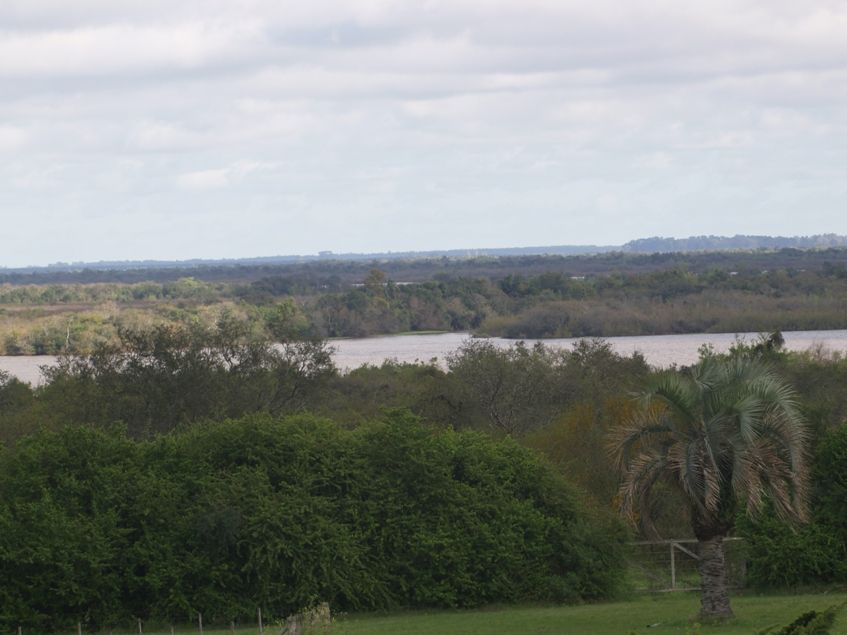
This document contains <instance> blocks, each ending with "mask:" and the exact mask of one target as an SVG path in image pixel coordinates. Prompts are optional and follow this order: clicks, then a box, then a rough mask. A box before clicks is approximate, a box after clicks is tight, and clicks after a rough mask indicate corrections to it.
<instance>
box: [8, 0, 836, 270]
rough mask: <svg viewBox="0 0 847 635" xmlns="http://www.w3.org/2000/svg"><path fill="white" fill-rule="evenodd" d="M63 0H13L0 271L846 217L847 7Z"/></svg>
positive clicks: (748, 2) (728, 228) (810, 226)
mask: <svg viewBox="0 0 847 635" xmlns="http://www.w3.org/2000/svg"><path fill="white" fill-rule="evenodd" d="M73 5H74V6H73V7H72V8H71V7H70V6H69V5H68V3H67V2H64V1H61V0H39V1H38V2H32V1H31V0H4V2H2V3H0V24H2V25H3V29H2V30H0V80H2V98H0V153H3V156H5V157H8V156H10V155H13V156H14V158H15V161H14V162H8V161H6V162H0V220H2V221H5V223H6V224H7V225H11V224H14V225H15V226H16V227H20V228H21V231H24V232H26V231H29V232H30V233H35V232H37V233H38V235H39V236H40V240H39V246H38V248H39V249H41V250H42V251H41V252H39V253H38V254H33V252H32V251H31V249H32V246H26V247H24V246H16V245H11V246H9V247H7V248H4V256H5V257H6V258H8V263H3V262H0V264H12V263H14V262H20V261H22V260H23V261H33V260H34V261H42V262H44V261H50V260H60V259H61V260H74V259H81V258H94V259H96V258H99V257H105V252H106V251H107V250H108V249H109V247H108V245H105V244H103V243H102V242H88V240H89V237H93V236H100V235H105V236H113V237H115V238H116V239H121V237H122V236H123V238H122V240H123V241H124V243H128V242H131V241H132V237H133V236H134V235H136V234H137V233H139V232H140V231H141V230H142V227H143V232H144V235H150V236H153V235H155V233H156V232H157V231H160V232H161V233H163V234H164V233H167V232H170V233H171V234H173V233H174V232H175V233H176V237H175V238H174V240H173V241H162V242H161V243H157V242H156V241H155V240H152V241H147V242H145V243H144V246H143V247H144V249H153V250H154V252H153V253H146V254H139V256H141V255H147V256H151V257H178V256H181V255H183V254H181V253H176V252H174V251H173V250H174V249H176V248H177V247H176V245H178V244H180V232H183V233H184V235H185V236H187V235H190V233H191V231H193V230H192V229H191V228H192V227H194V226H196V224H197V223H196V219H197V216H198V215H210V216H214V218H216V219H218V220H221V219H226V218H231V219H233V221H232V223H234V224H239V225H240V226H242V225H243V226H242V227H241V229H240V231H238V232H233V231H232V230H231V228H227V227H226V223H222V224H220V229H217V228H216V227H215V226H209V227H207V228H206V229H205V230H204V232H205V233H204V234H203V236H202V240H203V241H205V243H204V245H205V247H204V248H205V252H204V253H205V254H207V255H244V254H258V253H272V252H297V251H303V250H309V251H316V250H317V249H324V248H326V249H334V250H337V251H346V250H351V249H364V250H378V249H409V248H418V249H425V248H436V247H442V246H443V247H458V246H468V245H470V246H474V244H479V245H482V244H500V245H504V244H530V243H539V242H545V243H549V242H592V243H608V242H616V241H623V240H626V239H628V238H633V237H636V236H639V235H643V234H645V233H661V232H660V230H661V228H662V227H668V230H669V231H670V230H673V231H674V232H682V233H685V232H686V229H685V228H686V227H690V228H691V230H690V231H691V233H703V232H706V233H709V232H711V233H734V232H736V231H742V230H744V231H746V230H748V229H750V227H751V226H752V225H755V224H756V223H759V222H761V223H763V226H762V227H761V228H760V230H759V231H761V232H766V231H771V228H772V227H779V228H780V231H782V232H783V233H792V232H791V231H789V229H786V228H790V227H791V226H794V227H796V229H795V230H794V233H814V232H816V231H841V232H845V233H847V217H845V215H844V214H843V210H842V201H843V188H844V186H842V185H841V184H842V183H843V182H844V179H843V174H841V171H842V170H840V169H839V168H838V166H842V165H844V164H845V162H847V111H845V110H844V108H843V104H844V103H845V101H847V38H845V37H844V33H846V32H847V5H845V4H844V3H843V2H841V1H838V0H810V1H809V2H802V3H798V2H790V1H788V0H714V1H713V2H708V3H680V2H678V1H676V0H633V1H632V2H627V3H622V2H620V1H619V0H594V1H592V2H590V3H586V2H583V1H581V0H521V1H518V0H422V1H421V2H414V3H412V2H408V1H407V0H361V1H358V0H317V1H315V2H309V3H303V2H294V1H293V0H285V1H280V0H243V1H242V2H237V3H235V2H231V1H229V0H181V1H180V2H172V1H171V0H123V1H122V2H114V1H113V0H79V1H78V2H74V3H73ZM776 191H778V193H779V196H775V195H774V192H776ZM762 201H767V208H768V214H769V215H770V218H769V221H768V222H769V223H770V224H767V223H765V222H764V220H763V215H762V214H759V213H752V212H751V213H749V214H748V213H747V212H748V210H750V209H753V208H757V207H758V206H759V205H760V204H761V202H762ZM757 202H758V203H757ZM716 210H717V211H716ZM809 210H813V211H809ZM616 215H617V216H616ZM695 218H696V219H698V220H697V221H696V222H695V220H691V219H695ZM145 219H146V220H145ZM387 219H391V220H390V221H388V220H387ZM686 219H689V220H686ZM742 222H743V223H744V225H743V226H742ZM686 223H688V224H686ZM792 224H793V225H792ZM104 225H105V226H108V228H109V229H108V231H107V232H106V233H105V234H104V233H103V232H101V231H100V229H99V228H101V227H102V226H104ZM399 225H402V226H403V229H402V231H401V230H400V229H399ZM157 227H158V229H157ZM251 227H252V228H254V229H251ZM121 228H124V229H121ZM641 228H643V230H642V229H641ZM122 232H123V233H122ZM169 235H170V234H169ZM70 237H76V239H75V240H76V246H75V248H79V249H80V250H82V251H85V250H87V252H86V253H89V252H90V253H89V255H88V256H86V255H85V253H82V254H80V253H75V254H74V255H73V257H71V255H69V254H67V251H68V250H69V249H70V247H69V245H71V244H74V239H72V238H70ZM280 241H282V242H280ZM469 241H470V242H469ZM182 242H183V243H184V242H185V241H184V240H183V241H182ZM471 243H472V244H471ZM16 249H17V250H18V251H15V250H16ZM139 249H141V247H139ZM191 255H202V254H197V253H194V254H191Z"/></svg>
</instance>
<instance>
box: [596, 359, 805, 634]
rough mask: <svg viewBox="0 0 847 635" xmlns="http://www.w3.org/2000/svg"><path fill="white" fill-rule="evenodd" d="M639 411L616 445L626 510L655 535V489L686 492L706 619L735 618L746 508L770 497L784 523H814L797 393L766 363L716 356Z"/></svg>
mask: <svg viewBox="0 0 847 635" xmlns="http://www.w3.org/2000/svg"><path fill="white" fill-rule="evenodd" d="M640 405H641V407H640V408H637V409H636V411H635V414H634V415H633V416H632V417H631V418H630V420H628V421H627V422H625V423H624V424H623V425H622V426H621V427H620V428H619V429H617V430H616V431H615V432H614V436H613V439H612V442H611V443H612V445H611V447H612V451H613V454H614V456H615V459H616V461H617V465H618V468H619V470H620V472H621V474H622V484H621V488H620V500H621V507H622V511H623V512H624V514H625V515H627V516H628V517H629V518H630V519H632V520H633V521H637V522H639V523H640V524H641V525H642V527H643V528H644V529H646V530H648V531H651V530H652V531H655V528H654V527H653V525H652V523H651V519H650V514H649V509H650V506H651V503H652V497H653V495H654V490H656V486H657V485H658V484H659V483H666V484H668V485H670V486H671V487H672V488H675V489H677V490H678V491H680V492H681V493H682V495H683V498H684V500H686V502H687V505H688V507H689V509H690V517H691V526H692V529H693V530H694V535H695V536H696V538H697V541H698V547H699V550H698V555H699V570H700V578H701V596H700V602H701V609H700V617H701V619H705V620H714V619H722V618H728V617H732V615H733V613H732V608H731V607H730V603H729V595H728V593H727V586H726V563H725V557H724V547H723V540H724V538H725V537H726V536H727V535H728V533H729V532H730V531H731V530H732V528H733V524H734V519H735V516H736V514H737V513H738V511H740V510H744V511H745V512H746V513H747V514H749V515H755V514H756V512H758V511H760V510H761V509H762V507H763V505H764V504H765V502H766V501H770V503H771V505H772V506H773V509H774V511H775V512H776V513H777V514H778V515H779V516H780V517H782V518H783V519H785V520H788V521H795V520H803V519H804V518H805V513H806V509H805V508H806V491H807V488H806V481H807V476H806V464H805V447H806V438H807V435H806V429H805V425H804V422H803V419H802V417H801V415H800V413H799V411H798V409H797V402H796V397H795V393H794V391H793V390H792V389H791V388H790V387H789V386H788V385H787V384H786V383H785V382H784V381H783V380H781V379H780V378H779V377H778V376H777V375H776V374H775V373H774V371H773V370H772V368H771V367H770V366H768V365H767V364H765V363H763V362H761V361H760V360H756V359H751V358H742V357H734V358H730V359H722V358H718V357H707V358H706V359H704V360H702V361H701V362H700V363H699V364H698V365H696V366H694V367H693V368H691V369H690V370H689V371H687V372H684V373H683V372H668V373H666V374H663V375H662V376H660V377H659V378H658V379H657V380H656V381H655V383H654V384H653V385H652V386H651V387H650V388H649V389H648V390H647V391H646V392H645V393H644V394H643V395H642V396H641V404H640ZM657 493H658V492H657Z"/></svg>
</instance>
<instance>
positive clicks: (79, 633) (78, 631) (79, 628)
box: [76, 622, 82, 635]
mask: <svg viewBox="0 0 847 635" xmlns="http://www.w3.org/2000/svg"><path fill="white" fill-rule="evenodd" d="M76 635H82V622H77V623H76Z"/></svg>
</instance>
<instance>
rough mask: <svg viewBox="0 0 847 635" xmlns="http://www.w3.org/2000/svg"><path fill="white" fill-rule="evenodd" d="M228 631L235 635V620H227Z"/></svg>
mask: <svg viewBox="0 0 847 635" xmlns="http://www.w3.org/2000/svg"><path fill="white" fill-rule="evenodd" d="M229 633H230V635H235V622H234V621H233V620H230V622H229Z"/></svg>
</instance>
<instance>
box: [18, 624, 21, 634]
mask: <svg viewBox="0 0 847 635" xmlns="http://www.w3.org/2000/svg"><path fill="white" fill-rule="evenodd" d="M18 635H21V627H20V626H18Z"/></svg>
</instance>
